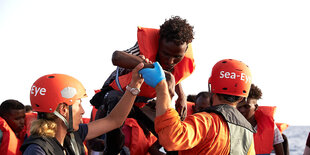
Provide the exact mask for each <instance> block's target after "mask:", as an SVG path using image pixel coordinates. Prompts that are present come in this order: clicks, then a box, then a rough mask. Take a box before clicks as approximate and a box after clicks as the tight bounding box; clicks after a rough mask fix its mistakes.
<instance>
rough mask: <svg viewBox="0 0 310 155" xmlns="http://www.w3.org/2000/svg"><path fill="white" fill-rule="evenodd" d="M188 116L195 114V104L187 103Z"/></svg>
mask: <svg viewBox="0 0 310 155" xmlns="http://www.w3.org/2000/svg"><path fill="white" fill-rule="evenodd" d="M186 105H187V116H189V115H192V114H193V113H194V109H193V106H194V105H195V103H194V102H187V104H186Z"/></svg>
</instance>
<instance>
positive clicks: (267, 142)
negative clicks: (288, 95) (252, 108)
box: [254, 106, 276, 154]
mask: <svg viewBox="0 0 310 155" xmlns="http://www.w3.org/2000/svg"><path fill="white" fill-rule="evenodd" d="M275 110H276V107H275V106H259V107H258V110H257V111H256V112H255V119H256V122H257V133H255V134H254V146H255V152H256V154H270V153H271V151H272V150H273V139H274V125H275V124H274V123H275V122H274V119H273V115H274V112H275Z"/></svg>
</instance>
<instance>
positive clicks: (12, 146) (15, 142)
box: [0, 117, 23, 155]
mask: <svg viewBox="0 0 310 155" xmlns="http://www.w3.org/2000/svg"><path fill="white" fill-rule="evenodd" d="M0 129H1V131H2V134H3V135H2V141H1V144H0V152H1V154H3V155H21V154H22V153H21V152H20V151H19V148H20V146H21V144H22V143H23V142H22V141H21V140H20V139H18V138H17V137H16V135H15V133H14V131H13V130H12V129H11V128H10V126H9V125H8V124H7V122H6V121H5V120H4V119H3V118H2V117H0Z"/></svg>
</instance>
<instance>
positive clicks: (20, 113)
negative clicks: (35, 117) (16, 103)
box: [5, 109, 26, 133]
mask: <svg viewBox="0 0 310 155" xmlns="http://www.w3.org/2000/svg"><path fill="white" fill-rule="evenodd" d="M25 116H26V115H25V110H24V109H20V110H15V109H12V110H10V112H9V113H8V114H7V116H6V117H5V121H6V122H7V123H8V124H9V126H10V128H11V129H12V130H13V131H14V132H15V133H19V132H20V131H22V130H23V129H24V126H25Z"/></svg>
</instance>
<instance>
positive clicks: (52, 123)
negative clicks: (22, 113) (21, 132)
mask: <svg viewBox="0 0 310 155" xmlns="http://www.w3.org/2000/svg"><path fill="white" fill-rule="evenodd" d="M62 104H65V103H61V104H59V105H58V107H57V109H56V111H59V107H60V105H62ZM65 105H66V104H65ZM56 119H59V118H58V117H57V116H56V115H55V114H53V113H44V118H40V119H37V120H35V121H33V122H32V124H31V127H30V134H31V135H38V136H45V137H55V135H56V130H57V123H56Z"/></svg>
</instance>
